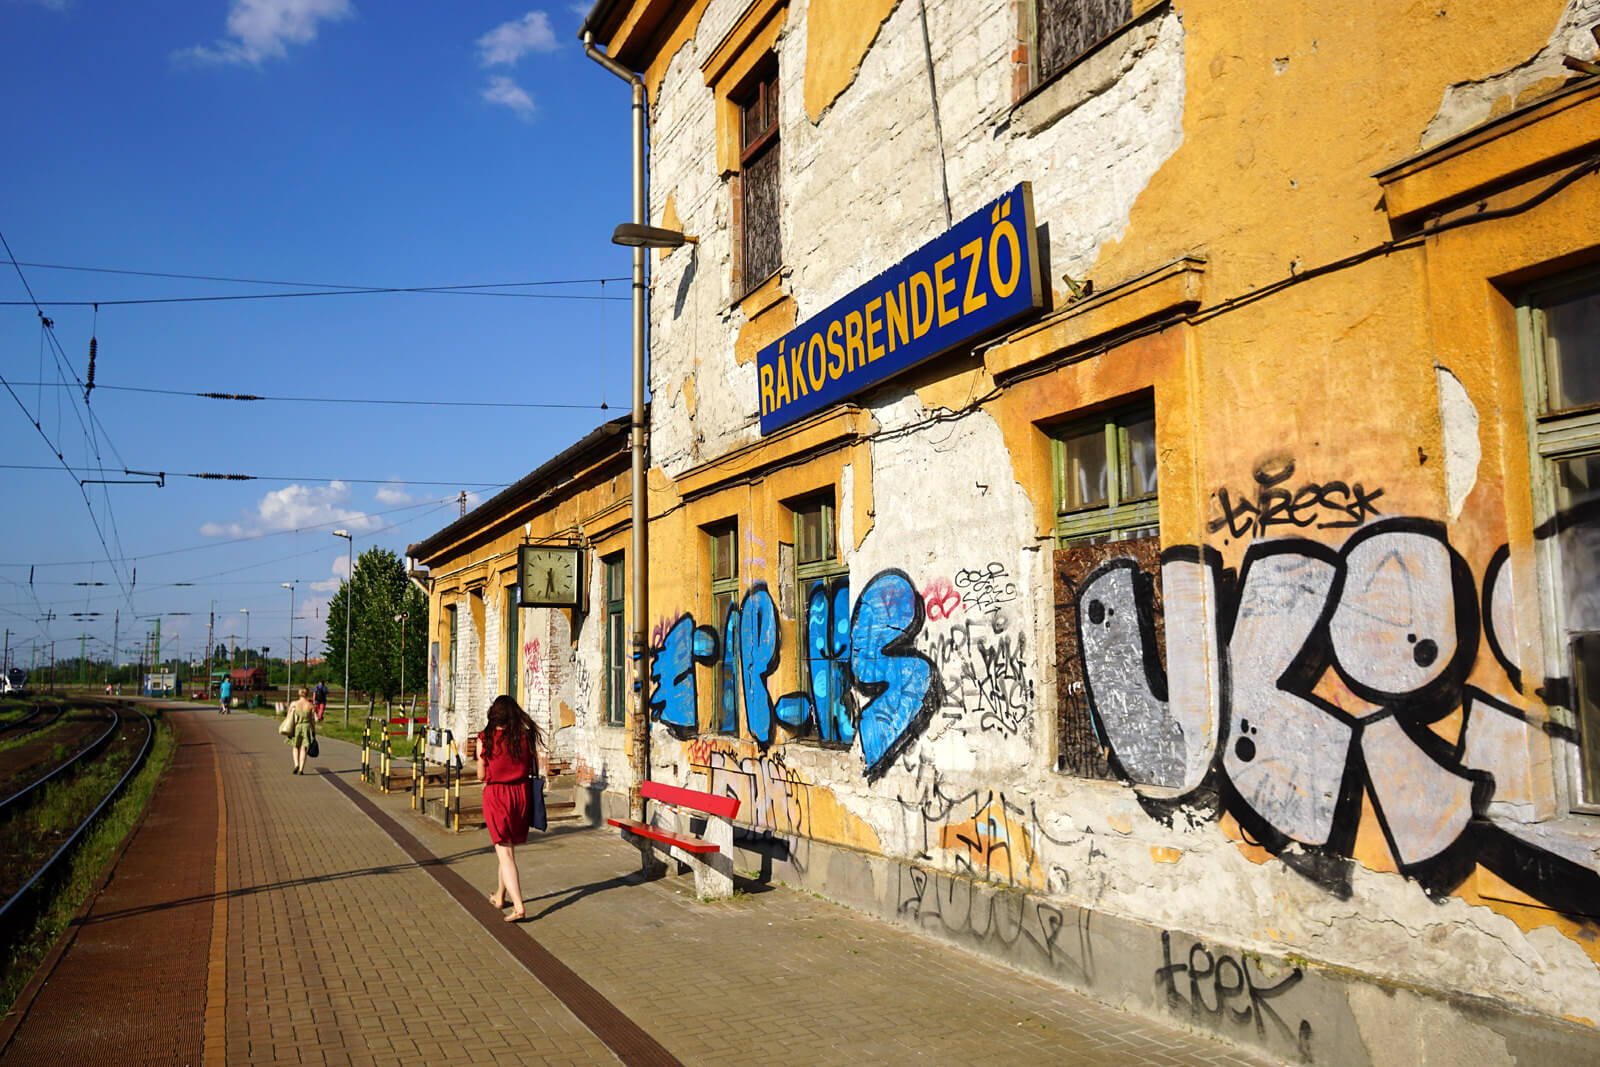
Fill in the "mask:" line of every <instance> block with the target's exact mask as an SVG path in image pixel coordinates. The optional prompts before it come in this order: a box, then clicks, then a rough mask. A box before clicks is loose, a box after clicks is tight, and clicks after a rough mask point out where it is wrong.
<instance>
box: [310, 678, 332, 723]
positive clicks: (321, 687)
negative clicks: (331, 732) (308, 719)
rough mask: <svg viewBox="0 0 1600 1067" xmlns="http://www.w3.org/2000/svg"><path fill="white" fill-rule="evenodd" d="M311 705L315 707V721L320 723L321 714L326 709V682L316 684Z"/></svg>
mask: <svg viewBox="0 0 1600 1067" xmlns="http://www.w3.org/2000/svg"><path fill="white" fill-rule="evenodd" d="M312 703H313V704H314V705H315V706H316V713H317V721H318V722H321V721H322V715H323V712H324V711H326V710H327V707H328V685H327V683H326V682H318V683H317V688H316V691H315V695H314V696H313V697H312Z"/></svg>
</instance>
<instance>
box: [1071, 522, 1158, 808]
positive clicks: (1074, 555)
mask: <svg viewBox="0 0 1600 1067" xmlns="http://www.w3.org/2000/svg"><path fill="white" fill-rule="evenodd" d="M1160 557H1161V544H1160V539H1159V538H1155V537H1140V538H1137V539H1134V540H1131V541H1112V542H1101V543H1099V544H1087V543H1081V542H1080V543H1072V544H1068V545H1066V546H1065V547H1062V548H1058V549H1056V553H1055V563H1054V571H1055V604H1056V679H1057V685H1058V687H1059V688H1058V699H1057V701H1056V725H1057V730H1056V737H1057V739H1058V742H1059V751H1058V754H1057V757H1056V769H1057V770H1059V771H1062V772H1064V773H1066V774H1072V775H1077V776H1078V777H1080V778H1112V777H1114V775H1113V773H1112V770H1111V765H1110V763H1109V762H1108V761H1107V759H1106V745H1105V739H1104V737H1103V736H1101V733H1100V729H1099V726H1098V724H1097V722H1096V721H1095V719H1094V716H1093V714H1092V712H1091V709H1090V707H1089V701H1088V691H1089V688H1088V686H1086V685H1085V684H1084V677H1083V675H1084V665H1083V652H1082V648H1081V646H1080V643H1079V639H1078V594H1079V592H1080V591H1081V590H1082V589H1083V587H1084V585H1085V584H1086V583H1087V582H1088V581H1089V578H1090V576H1091V575H1093V574H1094V573H1095V571H1096V570H1098V569H1099V568H1100V567H1101V566H1103V565H1105V564H1106V563H1109V562H1111V561H1112V560H1122V559H1126V560H1132V561H1133V562H1134V563H1135V564H1136V565H1137V566H1138V573H1139V580H1138V583H1137V588H1138V592H1139V593H1141V594H1143V598H1144V599H1146V600H1147V602H1148V603H1149V605H1150V622H1151V625H1152V629H1153V630H1154V636H1155V647H1156V649H1157V652H1158V654H1159V655H1160V657H1161V659H1162V662H1165V657H1166V642H1165V638H1164V630H1165V626H1164V624H1163V617H1164V612H1163V604H1162V600H1161V570H1160ZM1104 695H1105V694H1102V696H1104Z"/></svg>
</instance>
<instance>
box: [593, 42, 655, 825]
mask: <svg viewBox="0 0 1600 1067" xmlns="http://www.w3.org/2000/svg"><path fill="white" fill-rule="evenodd" d="M583 52H584V54H585V55H587V56H588V57H589V58H590V59H592V60H594V61H595V62H596V63H598V64H600V65H601V66H602V67H604V68H605V69H606V70H609V71H610V72H611V73H613V74H615V75H616V76H617V77H619V78H621V79H622V80H623V81H625V82H627V83H628V84H629V86H630V87H631V88H632V89H633V221H634V222H635V223H637V224H639V225H641V226H643V225H644V224H645V222H646V217H645V172H644V134H645V110H644V79H643V78H641V77H639V75H637V74H635V73H634V72H633V71H631V70H629V69H628V68H627V67H624V66H623V65H622V64H620V63H618V62H617V61H616V60H614V59H612V58H611V57H610V56H608V55H606V54H605V53H604V52H602V51H600V50H599V49H598V48H596V47H595V46H594V35H593V34H591V33H588V32H587V31H586V32H585V33H584V35H583ZM645 252H646V250H645V248H644V247H643V246H635V247H634V249H633V418H632V421H631V432H630V434H629V444H630V445H631V450H632V453H633V477H632V483H631V484H632V490H631V492H632V497H631V500H630V501H629V509H630V511H631V512H632V513H633V538H632V549H631V555H632V556H633V560H632V562H633V567H632V570H633V627H632V633H633V639H632V642H631V644H632V654H633V715H632V717H631V718H630V719H629V726H630V731H629V732H630V739H631V741H632V751H630V752H629V755H628V770H629V772H630V777H631V778H632V781H631V783H630V784H629V786H628V811H629V815H630V817H631V818H633V819H636V820H643V819H644V798H643V797H642V796H641V795H640V793H639V786H640V785H641V783H643V782H645V781H647V780H648V779H649V777H650V722H649V719H648V717H647V716H646V714H645V707H646V704H645V701H646V698H647V695H648V690H647V689H646V684H647V681H648V669H647V665H648V663H649V646H648V638H647V635H646V630H645V627H646V625H647V622H646V620H647V619H648V617H649V607H650V598H649V591H648V587H649V581H650V568H649V566H648V562H647V558H646V556H647V544H648V538H649V531H648V526H647V519H648V515H647V514H646V512H647V511H648V510H649V506H648V502H647V501H646V499H645V495H646V494H645V469H644V458H645V440H646V432H647V427H646V426H645V418H644V375H645V319H646V300H647V299H648V294H647V293H646V291H645V279H644V257H645Z"/></svg>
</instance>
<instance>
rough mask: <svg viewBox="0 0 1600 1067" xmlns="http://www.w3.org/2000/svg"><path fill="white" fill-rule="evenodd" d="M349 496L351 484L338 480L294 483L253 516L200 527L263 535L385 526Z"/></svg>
mask: <svg viewBox="0 0 1600 1067" xmlns="http://www.w3.org/2000/svg"><path fill="white" fill-rule="evenodd" d="M349 499H350V486H349V485H347V484H346V483H344V482H339V481H334V482H329V483H328V484H327V485H325V486H318V485H311V486H306V485H291V486H288V487H287V488H284V489H274V490H273V491H272V492H270V493H268V494H267V495H266V496H264V497H262V498H261V501H260V502H259V503H258V504H256V512H255V514H254V515H247V516H245V517H244V518H242V519H239V520H237V521H234V522H208V523H205V524H203V525H202V526H201V527H200V535H201V536H202V537H260V536H261V535H262V534H266V533H276V532H278V531H280V530H303V529H306V528H307V527H310V526H326V525H331V524H333V523H338V524H340V525H342V526H345V527H348V528H350V529H353V530H372V529H376V528H377V527H379V526H381V525H382V522H381V520H379V519H378V518H376V517H374V516H372V515H368V514H367V513H366V512H363V511H357V510H355V509H354V508H349V507H345V506H344V505H345V503H346V502H347V501H348V500H349ZM340 558H341V559H343V557H340Z"/></svg>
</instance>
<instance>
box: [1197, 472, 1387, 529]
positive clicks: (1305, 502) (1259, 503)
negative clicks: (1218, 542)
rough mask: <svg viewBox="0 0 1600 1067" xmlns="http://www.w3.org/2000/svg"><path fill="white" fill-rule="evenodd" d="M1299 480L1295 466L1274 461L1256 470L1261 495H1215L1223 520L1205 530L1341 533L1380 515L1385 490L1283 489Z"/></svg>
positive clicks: (1341, 486) (1335, 485)
mask: <svg viewBox="0 0 1600 1067" xmlns="http://www.w3.org/2000/svg"><path fill="white" fill-rule="evenodd" d="M1293 475H1294V460H1292V459H1272V460H1267V461H1264V462H1262V463H1261V464H1258V465H1257V466H1256V469H1255V472H1254V476H1255V481H1256V486H1257V490H1256V494H1255V496H1254V498H1252V497H1251V495H1250V494H1249V493H1243V494H1238V495H1237V498H1235V494H1231V493H1229V492H1228V490H1227V488H1226V487H1223V488H1219V489H1218V490H1217V491H1216V492H1214V493H1212V494H1211V499H1213V500H1215V501H1216V502H1217V509H1218V512H1219V514H1217V515H1216V517H1214V518H1212V519H1211V520H1209V522H1207V524H1206V530H1207V531H1208V532H1210V533H1216V532H1217V531H1218V530H1221V529H1223V528H1224V527H1226V528H1227V530H1228V535H1229V536H1230V537H1235V538H1238V537H1244V536H1246V535H1251V536H1255V537H1261V536H1264V535H1265V534H1266V533H1267V532H1268V531H1269V530H1271V529H1272V528H1273V527H1274V526H1293V527H1297V528H1300V529H1304V528H1306V527H1308V526H1315V527H1316V528H1317V529H1318V530H1339V529H1347V528H1350V527H1355V526H1360V525H1361V524H1362V523H1364V522H1366V521H1367V519H1369V518H1371V517H1372V516H1374V515H1378V514H1381V513H1380V512H1379V511H1378V507H1377V505H1376V504H1375V503H1374V501H1376V500H1377V499H1378V498H1379V497H1381V496H1382V495H1383V490H1382V489H1372V490H1369V489H1367V488H1365V487H1364V486H1363V485H1362V484H1361V483H1360V482H1356V483H1355V484H1354V485H1350V484H1348V483H1346V482H1340V481H1333V482H1324V483H1320V484H1319V483H1317V482H1307V483H1306V484H1304V485H1302V486H1300V487H1299V488H1297V489H1289V488H1287V487H1286V486H1285V485H1284V483H1285V482H1287V481H1288V480H1289V479H1290V478H1291V477H1293Z"/></svg>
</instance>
